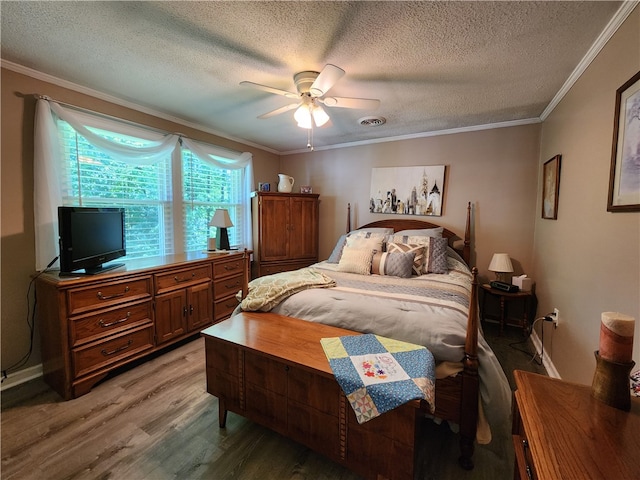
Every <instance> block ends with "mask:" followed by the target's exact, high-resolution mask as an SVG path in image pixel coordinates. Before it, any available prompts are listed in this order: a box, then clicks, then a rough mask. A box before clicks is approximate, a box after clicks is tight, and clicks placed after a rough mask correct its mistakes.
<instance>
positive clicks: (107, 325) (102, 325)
mask: <svg viewBox="0 0 640 480" xmlns="http://www.w3.org/2000/svg"><path fill="white" fill-rule="evenodd" d="M129 317H131V312H127V316H126V317H124V318H120V319H118V320H116V321H115V322H109V323H105V322H104V320H103V319H100V321H99V322H98V323H99V324H100V326H101V327H102V328H108V327H113V326H114V325H118V324H119V323H122V322H126V321H127V320H129Z"/></svg>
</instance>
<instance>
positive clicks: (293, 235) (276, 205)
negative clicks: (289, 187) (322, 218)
mask: <svg viewBox="0 0 640 480" xmlns="http://www.w3.org/2000/svg"><path fill="white" fill-rule="evenodd" d="M318 197H319V195H317V194H310V193H276V192H254V193H253V194H252V198H251V215H252V218H253V267H252V277H253V278H256V277H261V276H263V275H269V274H273V273H279V272H286V271H290V270H296V269H298V268H302V267H306V266H309V265H311V264H313V263H315V262H317V261H318V229H319V226H318V224H319V223H318V222H319V203H320V201H319V199H318Z"/></svg>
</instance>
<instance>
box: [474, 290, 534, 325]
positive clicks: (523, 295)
mask: <svg viewBox="0 0 640 480" xmlns="http://www.w3.org/2000/svg"><path fill="white" fill-rule="evenodd" d="M481 288H482V290H483V295H482V304H481V306H480V319H481V320H483V319H484V318H485V316H486V308H485V307H486V303H487V297H488V296H492V297H496V298H498V299H499V300H500V317H499V318H498V320H500V335H502V332H503V331H504V325H505V323H506V321H507V318H508V317H507V303H508V302H514V301H516V302H522V304H523V314H522V318H518V319H517V320H518V325H519V326H521V327H522V330H523V332H524V334H525V335H526V334H527V333H528V331H529V318H528V317H529V309H530V308H531V302H532V301H533V298H534V294H533V291H530V292H523V291H518V292H514V293H509V292H504V291H502V290H498V289H496V288H491V285H489V284H488V283H484V284H482V285H481Z"/></svg>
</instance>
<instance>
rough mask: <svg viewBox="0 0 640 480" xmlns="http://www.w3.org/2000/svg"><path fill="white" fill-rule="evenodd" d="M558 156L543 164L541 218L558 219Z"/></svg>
mask: <svg viewBox="0 0 640 480" xmlns="http://www.w3.org/2000/svg"><path fill="white" fill-rule="evenodd" d="M561 158H562V157H561V156H560V155H556V156H555V157H553V158H552V159H551V160H547V161H546V162H544V166H543V167H542V168H543V170H542V178H543V182H544V183H543V184H542V218H548V219H550V220H557V219H558V194H559V193H560V159H561Z"/></svg>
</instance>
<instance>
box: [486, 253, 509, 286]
mask: <svg viewBox="0 0 640 480" xmlns="http://www.w3.org/2000/svg"><path fill="white" fill-rule="evenodd" d="M489 270H491V271H492V272H495V273H496V280H498V281H499V282H504V280H503V278H502V277H503V274H504V273H509V272H513V265H511V259H510V258H509V254H507V253H494V254H493V258H491V263H490V264H489Z"/></svg>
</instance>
